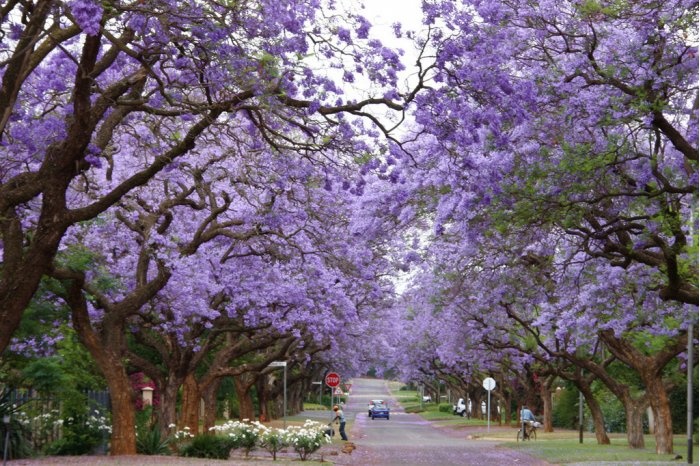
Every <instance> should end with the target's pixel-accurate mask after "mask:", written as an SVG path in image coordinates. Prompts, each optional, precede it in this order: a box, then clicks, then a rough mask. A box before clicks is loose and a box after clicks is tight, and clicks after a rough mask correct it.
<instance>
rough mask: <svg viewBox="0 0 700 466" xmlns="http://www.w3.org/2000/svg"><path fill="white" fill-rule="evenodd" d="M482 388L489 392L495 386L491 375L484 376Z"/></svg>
mask: <svg viewBox="0 0 700 466" xmlns="http://www.w3.org/2000/svg"><path fill="white" fill-rule="evenodd" d="M484 388H485V389H486V390H487V391H489V392H490V391H491V390H493V389H494V388H496V381H495V380H493V379H492V378H491V377H486V378H485V379H484Z"/></svg>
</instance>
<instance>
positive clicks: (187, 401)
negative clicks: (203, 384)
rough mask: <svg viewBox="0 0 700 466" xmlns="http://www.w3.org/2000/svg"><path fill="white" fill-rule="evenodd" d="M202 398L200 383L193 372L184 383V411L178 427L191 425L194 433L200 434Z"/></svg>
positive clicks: (190, 427)
mask: <svg viewBox="0 0 700 466" xmlns="http://www.w3.org/2000/svg"><path fill="white" fill-rule="evenodd" d="M201 399H202V396H201V392H200V390H199V384H197V380H196V379H195V377H194V375H193V374H187V377H185V381H184V383H183V384H182V411H181V414H180V422H179V423H178V427H179V428H180V429H184V428H185V427H189V429H190V432H191V433H192V434H193V435H197V434H199V406H200V400H201Z"/></svg>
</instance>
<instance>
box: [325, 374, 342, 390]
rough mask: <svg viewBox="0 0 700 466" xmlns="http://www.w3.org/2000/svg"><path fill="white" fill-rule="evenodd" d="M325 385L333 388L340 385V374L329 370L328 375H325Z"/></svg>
mask: <svg viewBox="0 0 700 466" xmlns="http://www.w3.org/2000/svg"><path fill="white" fill-rule="evenodd" d="M326 385H328V386H329V387H333V388H335V387H337V386H338V385H340V376H339V375H338V374H336V373H335V372H329V373H328V375H326Z"/></svg>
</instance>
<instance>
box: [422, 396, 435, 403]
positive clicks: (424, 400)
mask: <svg viewBox="0 0 700 466" xmlns="http://www.w3.org/2000/svg"><path fill="white" fill-rule="evenodd" d="M431 401H433V398H432V397H431V396H430V395H425V396H423V403H430V402H431Z"/></svg>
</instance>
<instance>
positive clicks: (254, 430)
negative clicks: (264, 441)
mask: <svg viewBox="0 0 700 466" xmlns="http://www.w3.org/2000/svg"><path fill="white" fill-rule="evenodd" d="M264 428H265V426H263V425H262V424H260V423H259V422H247V420H244V422H240V421H228V422H227V423H225V424H222V425H220V426H214V427H212V428H211V429H209V430H212V431H215V432H219V433H222V434H225V435H227V436H228V437H229V438H230V439H231V440H233V444H234V445H235V446H234V448H242V449H243V450H245V455H246V456H248V454H249V453H250V451H251V450H252V449H253V448H255V446H256V445H257V444H258V437H259V436H260V433H261V431H262V429H264Z"/></svg>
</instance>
